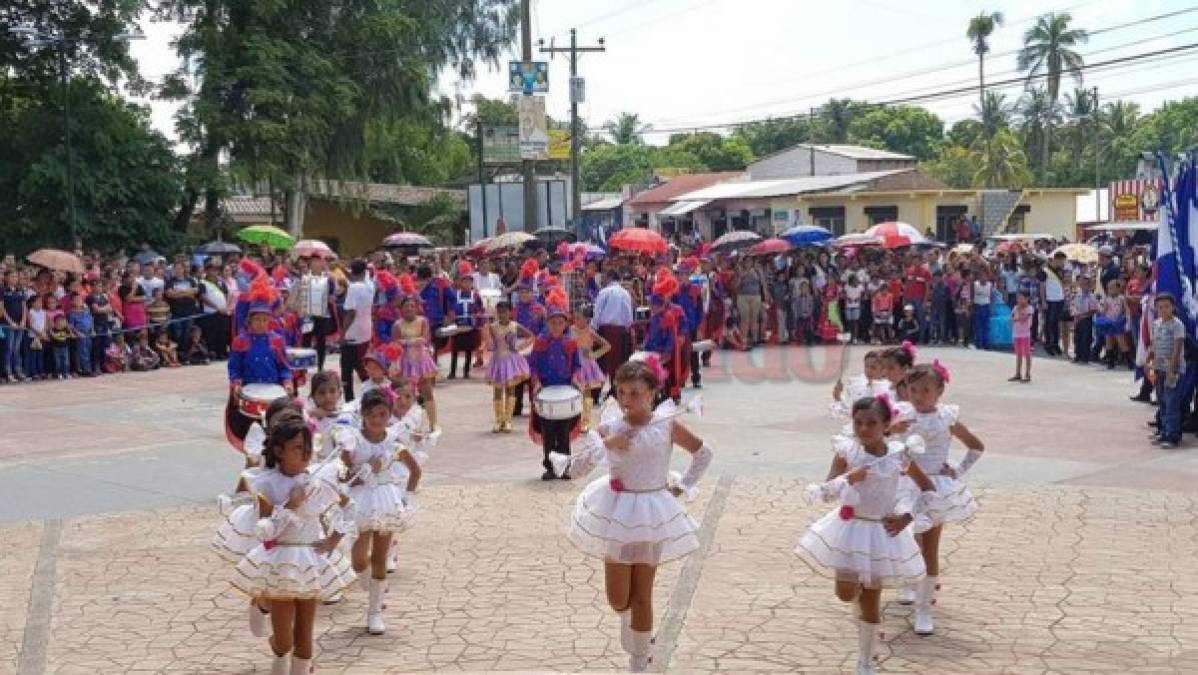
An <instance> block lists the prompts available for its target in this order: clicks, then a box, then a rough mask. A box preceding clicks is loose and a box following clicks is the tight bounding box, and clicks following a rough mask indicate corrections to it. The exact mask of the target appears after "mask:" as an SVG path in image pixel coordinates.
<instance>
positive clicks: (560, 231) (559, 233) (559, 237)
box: [533, 227, 578, 244]
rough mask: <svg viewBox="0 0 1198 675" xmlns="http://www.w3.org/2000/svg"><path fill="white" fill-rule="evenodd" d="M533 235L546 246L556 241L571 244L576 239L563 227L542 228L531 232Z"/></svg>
mask: <svg viewBox="0 0 1198 675" xmlns="http://www.w3.org/2000/svg"><path fill="white" fill-rule="evenodd" d="M533 234H534V235H536V238H537V239H540V240H541V241H543V242H545V243H547V244H548V243H553V242H557V241H570V242H572V241H574V240H575V239H577V238H578V235H576V234H574V233H573V232H571V231H570V230H567V229H566V228H564V227H542V228H541V229H539V230H537V231H536V232H533Z"/></svg>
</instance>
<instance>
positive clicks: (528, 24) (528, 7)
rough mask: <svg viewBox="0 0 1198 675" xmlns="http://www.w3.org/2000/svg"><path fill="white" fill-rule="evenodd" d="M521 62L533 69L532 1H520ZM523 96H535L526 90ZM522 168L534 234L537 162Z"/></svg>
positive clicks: (527, 220)
mask: <svg viewBox="0 0 1198 675" xmlns="http://www.w3.org/2000/svg"><path fill="white" fill-rule="evenodd" d="M520 60H521V61H523V62H524V67H525V68H526V69H527V68H532V0H520ZM523 96H533V94H532V93H530V92H528V91H527V90H525V93H524V94H523ZM521 166H522V168H523V170H524V231H525V232H533V231H535V230H536V229H537V228H539V227H540V223H539V222H538V220H539V218H538V216H539V211H540V210H539V209H538V208H537V171H536V162H535V161H533V160H531V159H526V160H523V161H522V162H521Z"/></svg>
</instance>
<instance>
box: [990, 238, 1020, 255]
mask: <svg viewBox="0 0 1198 675" xmlns="http://www.w3.org/2000/svg"><path fill="white" fill-rule="evenodd" d="M994 251H995V252H996V253H999V254H1001V255H1006V254H1008V253H1019V252H1021V251H1023V242H1019V241H1014V240H1011V241H1002V242H999V243H998V246H995V247H994Z"/></svg>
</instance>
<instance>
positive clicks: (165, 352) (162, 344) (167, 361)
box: [154, 330, 183, 368]
mask: <svg viewBox="0 0 1198 675" xmlns="http://www.w3.org/2000/svg"><path fill="white" fill-rule="evenodd" d="M154 350H155V351H157V352H158V356H159V357H161V358H162V365H164V366H166V367H167V368H178V367H179V366H181V365H183V364H182V363H180V362H179V345H177V344H175V341H174V340H172V339H171V336H170V333H168V332H167V331H165V330H160V331H158V335H156V336H155V337H154Z"/></svg>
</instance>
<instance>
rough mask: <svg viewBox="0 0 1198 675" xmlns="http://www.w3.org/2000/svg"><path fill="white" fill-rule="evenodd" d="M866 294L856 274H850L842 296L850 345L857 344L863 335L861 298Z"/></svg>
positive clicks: (845, 325)
mask: <svg viewBox="0 0 1198 675" xmlns="http://www.w3.org/2000/svg"><path fill="white" fill-rule="evenodd" d="M864 294H865V287H864V286H862V285H861V282H860V280H859V279H857V275H856V274H850V275H849V278H848V281H846V282H845V285H844V290H843V291H842V292H841V296H842V297H843V299H844V328H845V330H846V331H848V333H849V335H850V336H851V337H850V338H849V344H854V345H855V344H857V338H858V337H859V336H860V335H861V332H862V331H861V298H862V296H863V295H864Z"/></svg>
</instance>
